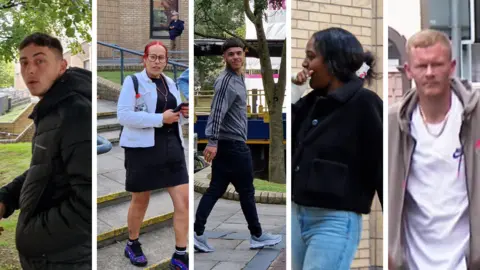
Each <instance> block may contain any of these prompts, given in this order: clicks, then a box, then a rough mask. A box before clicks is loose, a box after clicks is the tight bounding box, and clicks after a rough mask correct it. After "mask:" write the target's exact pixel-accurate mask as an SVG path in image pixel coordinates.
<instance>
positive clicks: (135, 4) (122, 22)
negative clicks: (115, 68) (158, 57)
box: [97, 0, 190, 59]
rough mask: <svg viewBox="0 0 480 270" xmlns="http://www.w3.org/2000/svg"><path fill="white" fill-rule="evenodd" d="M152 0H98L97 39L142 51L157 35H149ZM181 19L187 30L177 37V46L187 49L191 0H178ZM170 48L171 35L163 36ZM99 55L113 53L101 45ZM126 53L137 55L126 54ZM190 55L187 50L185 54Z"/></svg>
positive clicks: (180, 48) (103, 55)
mask: <svg viewBox="0 0 480 270" xmlns="http://www.w3.org/2000/svg"><path fill="white" fill-rule="evenodd" d="M150 3H151V0H139V1H130V0H117V1H113V0H98V4H97V6H98V15H97V18H98V19H97V20H98V26H97V33H98V34H97V38H98V41H103V42H108V43H114V44H117V45H119V46H121V47H124V48H127V49H132V50H136V51H143V49H144V48H145V45H146V44H147V43H148V42H150V41H152V40H156V39H150ZM178 9H179V13H180V16H179V18H180V20H182V21H184V22H185V30H184V31H183V33H182V36H181V37H180V39H179V40H178V39H177V42H179V44H178V45H177V46H178V47H179V48H178V49H177V50H181V51H188V32H189V30H190V29H189V25H188V0H178ZM160 41H162V42H164V43H165V45H167V47H168V48H170V39H169V38H165V39H160ZM97 48H98V49H97V50H98V57H99V58H104V57H112V50H111V49H109V48H106V47H104V46H101V45H99V46H98V47H97ZM125 57H134V56H132V55H131V54H126V55H125ZM182 58H186V59H188V54H184V55H182Z"/></svg>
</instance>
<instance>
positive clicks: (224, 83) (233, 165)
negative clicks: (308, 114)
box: [194, 38, 282, 252]
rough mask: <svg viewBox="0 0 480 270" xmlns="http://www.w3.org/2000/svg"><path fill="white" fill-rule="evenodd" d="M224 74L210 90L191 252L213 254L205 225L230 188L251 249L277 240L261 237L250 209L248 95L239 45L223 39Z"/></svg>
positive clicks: (252, 204)
mask: <svg viewBox="0 0 480 270" xmlns="http://www.w3.org/2000/svg"><path fill="white" fill-rule="evenodd" d="M222 51H223V58H224V60H225V63H226V68H225V70H224V71H223V72H222V73H221V74H220V76H219V77H218V78H217V80H216V81H215V84H214V88H215V94H214V97H213V101H212V106H211V113H210V117H209V118H208V122H207V128H206V130H205V134H206V136H207V138H208V144H207V147H206V148H205V151H204V157H205V160H206V161H207V162H209V163H210V162H212V161H213V163H212V180H211V182H210V186H209V188H208V189H207V191H206V192H205V194H204V195H203V197H202V199H201V200H200V203H199V205H198V208H197V213H196V216H195V225H194V230H195V239H194V240H195V241H194V245H195V249H197V250H199V251H203V252H212V251H214V249H213V248H212V247H211V246H210V245H209V244H208V243H207V238H206V236H205V235H204V231H205V224H206V223H207V218H208V216H209V215H210V212H211V211H212V209H213V207H214V206H215V203H216V202H217V201H218V199H219V198H220V197H221V196H222V195H223V194H224V193H225V191H226V190H227V187H228V185H229V184H230V183H232V184H233V186H234V187H235V190H236V191H237V192H238V194H239V196H240V205H241V207H242V211H243V214H244V215H245V219H246V220H247V223H248V229H249V230H250V234H251V238H250V248H252V249H257V248H263V247H265V246H273V245H276V244H278V243H280V241H282V237H281V236H280V235H272V234H269V233H262V227H261V225H260V222H259V221H258V214H257V208H256V206H255V189H254V187H253V164H252V156H251V154H250V148H249V147H248V146H247V144H246V140H247V122H248V120H247V89H246V86H245V79H244V77H243V74H242V67H243V61H244V57H245V55H244V45H243V43H242V42H241V41H240V40H238V39H234V38H232V39H228V40H227V41H225V43H224V44H223V47H222Z"/></svg>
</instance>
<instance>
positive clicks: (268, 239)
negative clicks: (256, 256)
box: [250, 233, 282, 249]
mask: <svg viewBox="0 0 480 270" xmlns="http://www.w3.org/2000/svg"><path fill="white" fill-rule="evenodd" d="M280 242H282V236H281V235H279V234H270V233H263V234H262V235H260V237H255V236H253V235H252V237H251V238H250V249H261V248H263V247H265V246H271V247H273V246H275V245H276V244H278V243H280Z"/></svg>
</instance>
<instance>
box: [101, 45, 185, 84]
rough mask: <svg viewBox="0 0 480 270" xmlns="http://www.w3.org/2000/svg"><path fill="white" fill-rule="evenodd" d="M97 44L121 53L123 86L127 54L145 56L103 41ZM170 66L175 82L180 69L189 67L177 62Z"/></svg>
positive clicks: (171, 62) (169, 62) (121, 79)
mask: <svg viewBox="0 0 480 270" xmlns="http://www.w3.org/2000/svg"><path fill="white" fill-rule="evenodd" d="M97 43H98V44H100V45H102V46H105V47H108V48H112V49H114V50H118V51H119V52H120V82H121V84H123V79H124V78H125V76H124V71H125V53H130V54H133V55H137V56H143V53H141V52H138V51H134V50H130V49H127V48H123V47H120V46H118V45H115V44H110V43H105V42H101V41H97ZM168 64H170V65H172V67H173V79H174V80H175V81H177V78H178V76H177V72H178V68H179V67H180V68H183V69H187V68H188V65H185V64H182V63H179V62H176V61H171V60H169V61H168Z"/></svg>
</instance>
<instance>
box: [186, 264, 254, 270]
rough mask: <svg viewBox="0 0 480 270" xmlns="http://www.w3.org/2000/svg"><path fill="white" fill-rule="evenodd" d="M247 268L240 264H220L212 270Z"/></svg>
mask: <svg viewBox="0 0 480 270" xmlns="http://www.w3.org/2000/svg"><path fill="white" fill-rule="evenodd" d="M244 266H245V263H239V262H220V263H218V264H217V265H215V267H214V268H212V270H225V269H243V267H244ZM195 268H196V267H195Z"/></svg>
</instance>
